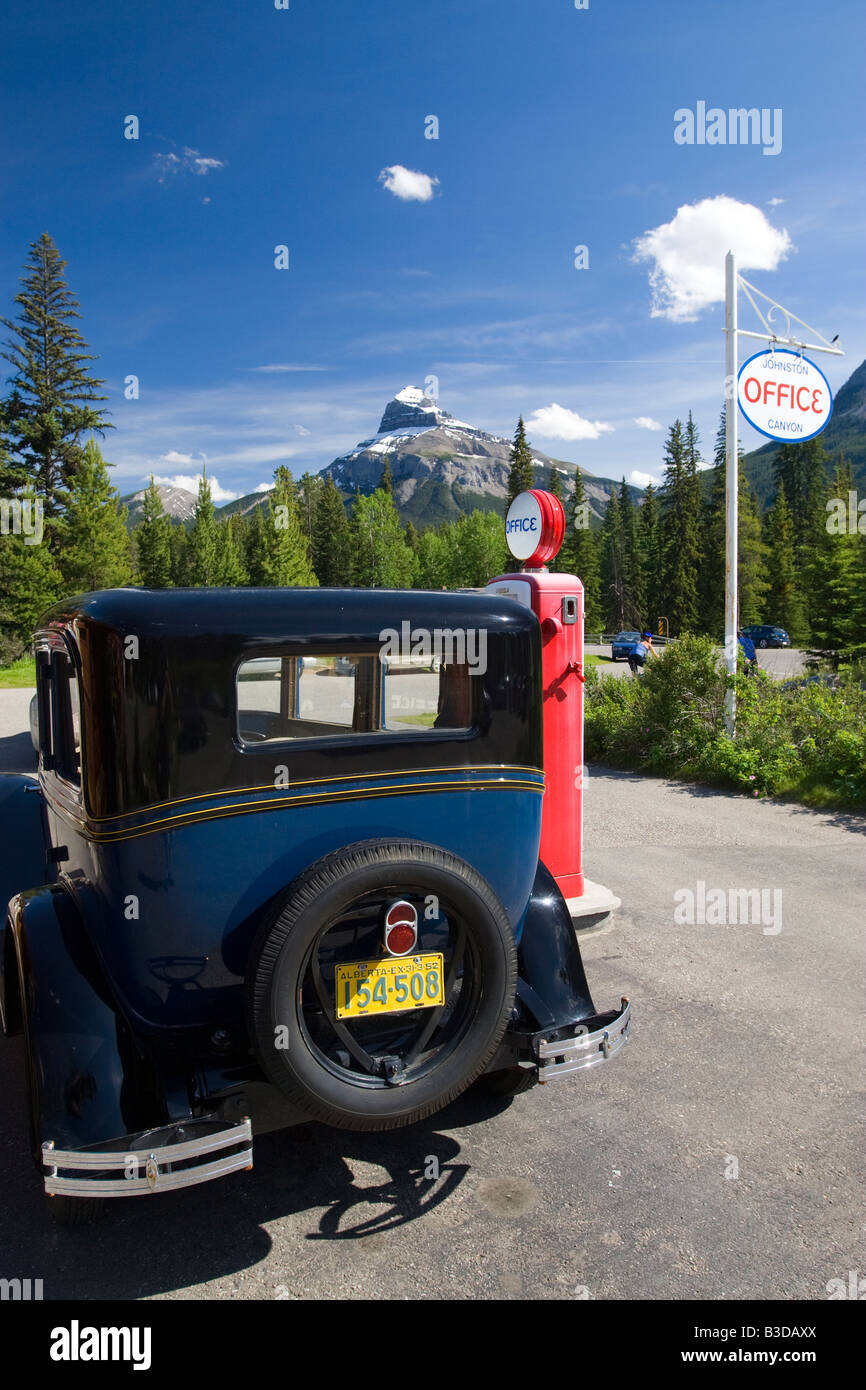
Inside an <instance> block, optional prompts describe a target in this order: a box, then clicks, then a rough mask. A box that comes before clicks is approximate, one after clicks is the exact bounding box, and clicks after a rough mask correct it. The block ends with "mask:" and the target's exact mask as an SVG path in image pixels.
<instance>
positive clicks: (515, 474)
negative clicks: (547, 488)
mask: <svg viewBox="0 0 866 1390" xmlns="http://www.w3.org/2000/svg"><path fill="white" fill-rule="evenodd" d="M510 458H511V470H510V472H509V474H508V495H507V496H506V499H505V509H506V511H507V510H508V508H509V507H510V506H511V504H512V502H513V501H514V499H515V497H517V496H518V495H519V494H520V493H521V492H526V491H528V490H529V488H531V487H532V484H533V480H534V473H533V468H532V450H531V449H530V447H529V445H528V444H527V442H526V428H525V426H524V424H523V416H522V415H521V416H520V417H519V419H518V421H517V429H516V430H515V431H514V443H513V444H512V446H511V454H510Z"/></svg>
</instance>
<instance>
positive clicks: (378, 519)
mask: <svg viewBox="0 0 866 1390" xmlns="http://www.w3.org/2000/svg"><path fill="white" fill-rule="evenodd" d="M352 540H353V552H354V553H353V565H352V571H353V574H354V580H355V583H356V584H357V585H358V587H359V588H362V589H406V588H409V587H410V585H411V583H412V572H413V568H414V564H413V555H412V552H411V551H410V549H409V547H408V546H407V544H406V542H405V540H404V539H403V528H402V526H401V525H400V518H399V516H398V514H397V508H396V507H395V506H394V499H393V498H392V497H391V495H390V494H389V493H387V492H385V491H383V489H382V488H377V489H376V491H375V492H374V493H372V494H371V496H370V497H359V498H358V499H357V501H356V503H355V510H354V514H353V516H352Z"/></svg>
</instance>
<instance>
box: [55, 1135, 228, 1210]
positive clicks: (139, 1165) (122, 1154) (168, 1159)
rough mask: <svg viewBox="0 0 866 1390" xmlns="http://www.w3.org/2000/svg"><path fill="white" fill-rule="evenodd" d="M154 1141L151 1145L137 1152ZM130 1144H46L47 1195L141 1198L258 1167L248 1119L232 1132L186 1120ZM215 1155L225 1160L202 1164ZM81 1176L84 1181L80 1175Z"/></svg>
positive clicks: (133, 1139)
mask: <svg viewBox="0 0 866 1390" xmlns="http://www.w3.org/2000/svg"><path fill="white" fill-rule="evenodd" d="M199 1130H200V1131H202V1133H201V1134H200V1136H199V1137H198V1138H195V1139H187V1138H186V1137H185V1136H186V1135H187V1134H188V1133H196V1131H199ZM148 1138H150V1140H151V1142H150V1143H149V1144H148V1143H146V1142H145V1143H144V1144H143V1146H142V1147H135V1146H136V1145H141V1144H142V1141H143V1140H144V1141H146V1140H147V1139H148ZM157 1139H158V1140H159V1141H160V1142H159V1143H157V1142H156V1141H157ZM123 1142H124V1141H123V1140H121V1141H120V1143H123ZM126 1142H127V1143H128V1144H129V1146H130V1147H129V1148H120V1147H118V1148H117V1149H115V1150H114V1151H103V1152H97V1151H95V1150H93V1149H56V1148H55V1147H54V1141H53V1140H49V1141H48V1143H46V1144H43V1145H42V1164H43V1167H44V1168H45V1170H46V1172H45V1191H46V1192H47V1193H48V1194H49V1196H59V1195H63V1196H70V1197H137V1196H141V1195H142V1194H145V1193H149V1192H171V1191H172V1190H173V1189H174V1188H177V1187H194V1186H195V1185H196V1184H197V1183H201V1182H210V1181H211V1180H212V1179H213V1178H222V1177H225V1176H226V1174H227V1173H236V1172H238V1171H239V1170H240V1169H243V1168H252V1166H253V1132H252V1127H251V1125H250V1121H249V1120H248V1119H244V1120H242V1121H241V1122H240V1123H239V1124H236V1125H232V1126H231V1127H230V1128H229V1129H219V1128H218V1127H217V1122H215V1121H212V1120H186V1121H180V1122H179V1123H178V1124H175V1125H166V1126H164V1127H163V1128H161V1129H159V1130H149V1131H146V1132H144V1133H142V1134H131V1135H128V1136H127V1137H126ZM227 1150H231V1152H226V1151H227ZM209 1154H219V1157H218V1158H215V1159H212V1160H209V1161H207V1162H205V1163H202V1162H200V1160H201V1159H202V1158H207V1156H208V1155H209ZM77 1173H80V1174H81V1176H80V1177H77V1176H75V1174H77Z"/></svg>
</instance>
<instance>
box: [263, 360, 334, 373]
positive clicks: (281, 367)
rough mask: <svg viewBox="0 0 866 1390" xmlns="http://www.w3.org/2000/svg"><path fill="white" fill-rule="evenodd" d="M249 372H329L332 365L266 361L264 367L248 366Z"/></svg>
mask: <svg viewBox="0 0 866 1390" xmlns="http://www.w3.org/2000/svg"><path fill="white" fill-rule="evenodd" d="M246 370H247V371H248V372H268V373H272V372H329V371H330V370H331V368H330V367H314V366H307V365H306V364H305V363H302V362H266V363H265V364H264V366H262V367H247V369H246Z"/></svg>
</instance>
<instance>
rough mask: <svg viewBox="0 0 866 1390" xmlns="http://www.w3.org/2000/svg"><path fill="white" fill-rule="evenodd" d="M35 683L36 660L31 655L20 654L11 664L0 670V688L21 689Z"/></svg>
mask: <svg viewBox="0 0 866 1390" xmlns="http://www.w3.org/2000/svg"><path fill="white" fill-rule="evenodd" d="M35 684H36V662H35V661H34V660H33V657H32V656H22V657H21V659H20V661H13V663H12V665H11V666H4V667H3V669H2V670H0V690H21V689H26V688H27V687H28V686H31V685H33V686H35Z"/></svg>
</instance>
